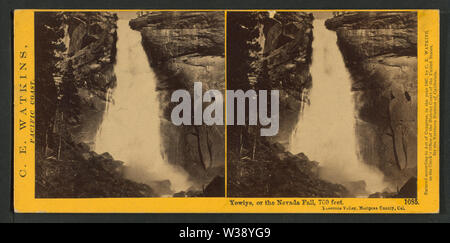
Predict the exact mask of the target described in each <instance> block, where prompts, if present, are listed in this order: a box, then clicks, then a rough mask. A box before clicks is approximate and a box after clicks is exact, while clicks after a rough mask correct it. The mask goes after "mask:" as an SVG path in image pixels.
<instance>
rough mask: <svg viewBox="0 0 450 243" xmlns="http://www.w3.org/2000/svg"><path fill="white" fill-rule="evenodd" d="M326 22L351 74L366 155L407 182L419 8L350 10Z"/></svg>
mask: <svg viewBox="0 0 450 243" xmlns="http://www.w3.org/2000/svg"><path fill="white" fill-rule="evenodd" d="M326 26H327V28H329V29H332V30H335V31H336V33H337V36H338V45H339V47H340V49H341V52H342V54H343V56H344V59H345V62H346V65H347V68H348V70H349V72H350V73H351V75H352V78H353V85H352V86H353V91H354V94H355V101H356V102H355V103H356V106H357V107H356V109H357V112H358V120H357V133H358V135H359V136H358V137H359V143H360V152H361V155H362V158H363V160H364V161H365V162H366V163H370V164H373V165H376V166H378V168H380V169H381V170H382V171H383V172H384V173H385V175H386V178H387V179H388V180H389V181H391V182H393V183H394V185H395V184H397V185H403V184H404V183H405V182H406V180H407V179H408V178H410V177H411V176H415V175H416V166H417V163H416V161H417V119H416V116H417V110H416V109H417V16H416V13H414V12H350V13H344V14H340V15H337V16H335V17H334V18H331V19H328V20H327V21H326Z"/></svg>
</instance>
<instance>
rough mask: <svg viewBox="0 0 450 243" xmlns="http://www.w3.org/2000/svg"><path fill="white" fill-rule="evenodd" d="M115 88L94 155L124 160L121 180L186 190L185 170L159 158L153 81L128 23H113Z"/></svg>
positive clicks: (137, 35)
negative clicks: (166, 184) (166, 182)
mask: <svg viewBox="0 0 450 243" xmlns="http://www.w3.org/2000/svg"><path fill="white" fill-rule="evenodd" d="M117 27H118V28H117V35H118V41H117V58H116V60H117V63H116V64H115V66H114V71H115V74H116V77H117V86H116V87H115V88H114V90H109V91H108V94H107V99H108V102H107V107H106V109H105V114H104V118H103V122H102V124H101V126H100V129H99V131H98V133H97V136H96V142H95V151H96V152H99V153H103V152H109V153H110V154H111V155H112V156H113V157H114V158H115V159H117V160H121V161H124V162H125V165H126V166H127V168H128V169H127V170H126V174H125V175H126V176H127V177H128V178H129V179H132V180H134V181H137V182H141V183H147V184H149V183H151V182H155V181H163V180H169V181H170V182H171V187H172V190H174V191H180V190H186V189H187V188H188V187H189V186H190V183H189V181H188V179H187V178H188V176H187V174H186V172H185V171H184V170H183V169H181V168H179V167H176V166H174V165H172V164H169V163H168V162H167V161H165V159H164V153H163V152H162V148H161V138H160V117H159V115H160V106H159V100H158V92H157V91H156V77H155V74H154V73H153V71H152V69H151V68H150V66H149V63H148V59H147V56H146V54H145V52H144V48H143V46H142V43H141V35H140V33H139V32H138V31H135V30H132V29H131V28H130V27H129V24H128V20H126V19H125V20H121V19H119V20H118V23H117Z"/></svg>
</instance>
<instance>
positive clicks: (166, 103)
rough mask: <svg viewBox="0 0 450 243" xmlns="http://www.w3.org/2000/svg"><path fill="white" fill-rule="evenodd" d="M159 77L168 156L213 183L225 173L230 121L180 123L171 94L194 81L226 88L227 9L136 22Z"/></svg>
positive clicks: (201, 181)
mask: <svg viewBox="0 0 450 243" xmlns="http://www.w3.org/2000/svg"><path fill="white" fill-rule="evenodd" d="M130 26H131V28H133V29H135V30H138V31H140V32H141V33H142V38H143V39H142V44H143V46H144V49H145V51H146V53H147V56H148V59H149V62H150V64H151V66H152V68H153V70H154V72H155V73H156V75H157V78H158V84H157V86H158V90H159V93H160V97H161V100H160V102H161V106H162V107H161V109H162V111H163V115H162V117H161V118H162V122H161V134H162V137H163V144H164V148H165V149H166V154H167V158H168V161H170V162H172V163H177V164H179V165H181V166H182V167H183V168H184V169H185V170H186V171H187V172H188V173H189V174H190V175H191V177H192V179H193V180H194V181H195V182H197V184H198V187H201V186H202V185H206V184H208V183H209V182H210V181H211V180H212V179H213V178H214V177H215V176H217V175H221V176H223V173H224V163H225V151H224V150H225V144H224V143H225V137H224V134H225V132H224V126H206V125H202V126H175V125H173V124H172V122H171V120H170V114H171V112H172V109H173V107H174V106H175V105H176V104H175V103H171V102H170V96H171V94H172V92H173V91H175V90H177V89H185V90H188V91H189V92H190V93H191V97H193V87H194V82H201V83H202V87H203V90H204V91H205V90H209V89H216V90H219V91H221V92H223V91H224V90H225V61H224V56H225V54H224V47H225V43H224V41H225V37H224V12H221V11H217V12H201V11H198V12H197V11H196V12H191V11H186V12H182V11H181V12H180V11H177V12H165V11H163V12H150V13H148V14H146V15H143V16H140V17H138V18H136V19H132V20H131V21H130Z"/></svg>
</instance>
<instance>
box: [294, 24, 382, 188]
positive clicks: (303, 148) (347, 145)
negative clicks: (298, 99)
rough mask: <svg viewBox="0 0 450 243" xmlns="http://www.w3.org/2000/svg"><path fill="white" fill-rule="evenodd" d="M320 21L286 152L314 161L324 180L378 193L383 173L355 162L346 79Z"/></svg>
mask: <svg viewBox="0 0 450 243" xmlns="http://www.w3.org/2000/svg"><path fill="white" fill-rule="evenodd" d="M323 17H324V16H322V15H315V20H314V22H313V27H314V29H313V30H314V31H313V33H314V40H313V43H312V48H313V55H312V64H311V76H312V88H311V89H310V90H307V91H306V92H305V93H304V94H305V95H306V96H307V98H306V99H308V98H309V100H308V101H307V102H305V104H302V107H301V112H300V117H299V121H298V123H297V125H296V128H295V130H294V132H293V134H292V136H291V139H290V145H289V146H290V147H289V150H290V151H291V152H292V153H294V154H297V153H300V152H303V153H305V155H307V156H308V157H309V158H310V159H311V160H315V161H318V162H319V164H320V166H321V170H320V171H321V172H320V176H321V177H322V178H323V179H325V180H329V181H332V182H335V183H342V184H345V183H348V182H353V181H360V180H364V181H365V182H366V185H367V187H366V190H367V191H368V192H378V191H382V190H383V189H384V188H385V187H386V185H385V183H384V182H383V175H382V173H381V172H380V171H379V170H378V169H376V168H372V167H370V166H369V165H368V164H366V163H364V162H362V161H361V160H360V159H359V156H358V153H359V152H358V150H359V149H358V144H357V138H356V132H355V123H356V120H355V115H356V113H355V104H354V99H353V95H352V91H351V84H352V82H351V77H350V75H349V73H348V71H347V69H346V67H345V64H344V60H343V57H342V55H341V52H340V50H339V48H338V46H337V36H336V33H335V32H334V31H331V30H328V29H327V28H326V27H325V19H324V18H323ZM303 102H304V101H303Z"/></svg>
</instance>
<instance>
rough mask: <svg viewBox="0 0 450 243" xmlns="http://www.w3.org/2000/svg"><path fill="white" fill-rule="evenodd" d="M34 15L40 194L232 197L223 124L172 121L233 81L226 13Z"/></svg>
mask: <svg viewBox="0 0 450 243" xmlns="http://www.w3.org/2000/svg"><path fill="white" fill-rule="evenodd" d="M34 16H35V30H36V31H35V43H36V48H35V49H36V52H35V55H36V57H35V65H36V126H37V127H36V131H37V132H36V186H35V196H36V197H37V198H105V197H106V198H108V197H224V196H225V177H224V176H225V175H224V171H225V128H224V126H223V124H222V125H212V126H207V125H204V124H200V125H193V126H185V125H181V126H180V125H174V124H173V123H172V122H171V111H172V109H173V107H174V106H175V103H172V102H171V95H172V93H173V92H174V91H175V90H186V92H189V93H193V84H194V82H198V83H200V84H202V87H203V89H205V90H206V89H215V90H219V91H220V92H223V91H224V89H225V80H224V79H225V48H224V47H225V43H224V41H225V29H224V28H225V20H224V19H225V15H224V11H208V12H206V11H117V12H114V11H101V12H100V11H99V12H95V11H94V12H82V11H81V12H55V11H50V12H36V13H35V15H34Z"/></svg>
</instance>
